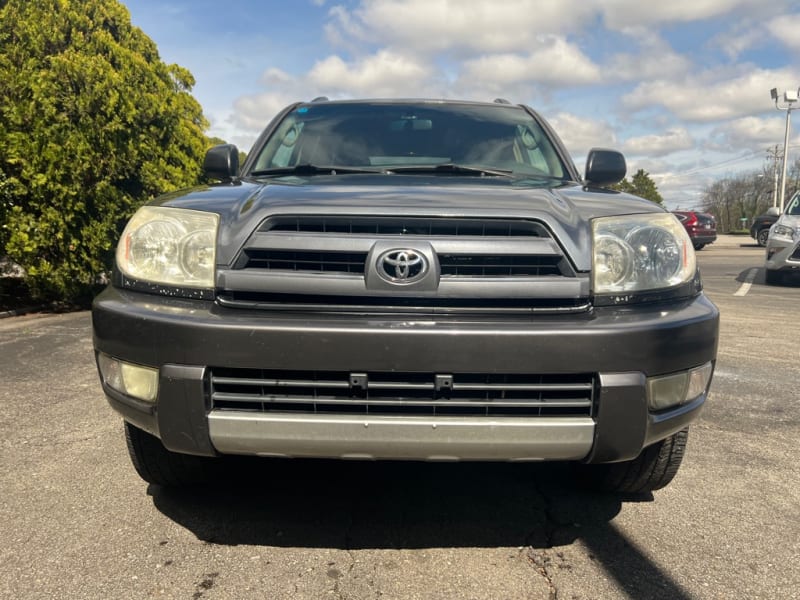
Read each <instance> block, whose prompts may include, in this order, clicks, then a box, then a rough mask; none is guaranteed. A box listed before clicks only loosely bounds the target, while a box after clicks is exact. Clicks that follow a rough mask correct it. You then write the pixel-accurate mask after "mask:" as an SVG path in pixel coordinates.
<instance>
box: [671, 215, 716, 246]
mask: <svg viewBox="0 0 800 600" xmlns="http://www.w3.org/2000/svg"><path fill="white" fill-rule="evenodd" d="M672 214H674V215H675V216H676V217H678V220H679V221H680V222H681V223H682V224H683V226H684V227H685V228H686V231H687V233H688V234H689V237H690V238H691V239H692V244H694V249H695V250H700V249H701V248H703V246H705V245H706V244H712V243H714V242H715V241H716V240H717V221H716V219H715V218H714V215H709V214H708V213H701V212H695V211H692V210H674V211H672Z"/></svg>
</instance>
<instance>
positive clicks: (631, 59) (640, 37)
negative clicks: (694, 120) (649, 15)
mask: <svg viewBox="0 0 800 600" xmlns="http://www.w3.org/2000/svg"><path fill="white" fill-rule="evenodd" d="M631 35H632V37H633V38H634V39H635V40H636V42H637V43H638V44H639V48H638V51H637V52H636V53H630V54H616V55H614V56H612V57H611V59H610V61H609V65H608V67H607V68H606V69H605V70H606V72H607V73H608V74H609V75H611V76H612V77H613V78H614V79H617V80H621V81H636V80H649V79H654V78H666V77H683V76H685V74H686V73H688V72H690V71H691V69H692V62H691V60H689V58H688V57H686V56H682V55H680V54H678V53H676V52H675V51H674V50H673V49H672V48H671V47H670V45H669V44H667V43H666V42H665V41H664V40H663V39H661V38H660V37H659V36H658V35H656V34H654V33H653V32H652V31H644V32H641V31H637V32H633V33H631Z"/></svg>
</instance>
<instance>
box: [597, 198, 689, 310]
mask: <svg viewBox="0 0 800 600" xmlns="http://www.w3.org/2000/svg"><path fill="white" fill-rule="evenodd" d="M592 241H593V249H592V278H593V281H592V287H593V289H594V293H595V294H608V293H616V292H643V291H647V290H657V289H663V288H669V287H673V286H677V285H680V284H682V283H685V282H687V281H689V280H690V279H692V278H693V277H694V274H695V270H696V262H695V255H694V248H692V242H691V240H690V239H689V235H688V234H687V233H686V230H685V229H684V228H683V225H681V224H680V222H679V221H678V220H677V219H676V218H675V217H674V216H673V215H672V214H670V213H656V214H646V215H628V216H623V217H602V218H598V219H595V220H594V221H593V222H592Z"/></svg>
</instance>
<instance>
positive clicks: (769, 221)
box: [750, 206, 781, 246]
mask: <svg viewBox="0 0 800 600" xmlns="http://www.w3.org/2000/svg"><path fill="white" fill-rule="evenodd" d="M780 214H781V212H780V211H779V210H778V208H777V207H776V206H773V207H771V208H770V209H768V210H767V212H765V213H764V214H763V215H758V216H757V217H756V218H755V219H753V224H752V225H751V226H750V237H752V238H753V239H754V240H755V241H757V242H758V245H759V246H766V245H767V237H769V228H770V227H772V226H773V225H774V224H775V221H777V220H778V217H779V216H780Z"/></svg>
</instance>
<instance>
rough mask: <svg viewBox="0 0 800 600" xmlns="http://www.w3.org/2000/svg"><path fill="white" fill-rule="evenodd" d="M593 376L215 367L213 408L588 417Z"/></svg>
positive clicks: (591, 406)
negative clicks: (360, 371) (276, 369)
mask: <svg viewBox="0 0 800 600" xmlns="http://www.w3.org/2000/svg"><path fill="white" fill-rule="evenodd" d="M594 388H595V379H594V377H593V376H592V375H528V374H525V375H514V374H466V373H464V374H458V373H457V374H452V375H450V374H435V373H394V372H391V373H390V372H386V373H384V372H378V373H355V372H351V373H348V372H341V371H273V370H260V369H222V368H215V369H212V372H211V400H212V405H213V408H214V409H216V410H243V411H255V412H284V413H285V412H298V413H310V414H320V413H323V414H324V413H327V414H374V415H416V416H458V415H463V416H486V417H502V416H512V417H513V416H525V417H531V416H540V417H564V416H592V414H593V403H594Z"/></svg>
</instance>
